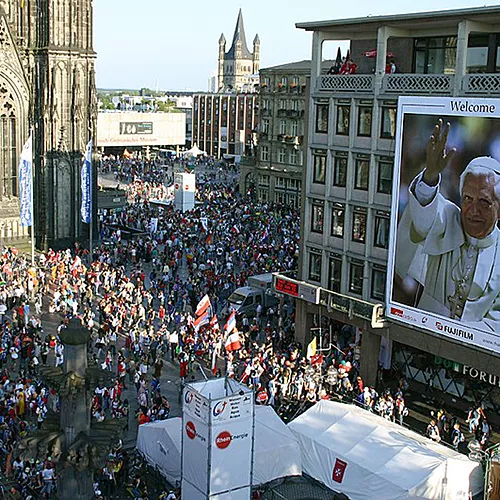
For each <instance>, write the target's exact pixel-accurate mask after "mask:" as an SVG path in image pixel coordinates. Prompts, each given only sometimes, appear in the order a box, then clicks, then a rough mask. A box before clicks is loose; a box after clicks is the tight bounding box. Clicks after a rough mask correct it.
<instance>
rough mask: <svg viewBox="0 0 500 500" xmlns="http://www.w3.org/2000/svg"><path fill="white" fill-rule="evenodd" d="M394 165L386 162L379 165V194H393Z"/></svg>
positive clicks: (380, 162)
mask: <svg viewBox="0 0 500 500" xmlns="http://www.w3.org/2000/svg"><path fill="white" fill-rule="evenodd" d="M393 168H394V166H393V164H392V163H389V162H385V161H379V163H378V180H377V192H379V193H384V194H391V192H392V172H393Z"/></svg>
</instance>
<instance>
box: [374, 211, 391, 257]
mask: <svg viewBox="0 0 500 500" xmlns="http://www.w3.org/2000/svg"><path fill="white" fill-rule="evenodd" d="M389 227H390V222H389V214H388V213H387V212H377V215H375V233H374V235H373V246H376V247H378V248H385V249H387V248H388V247H389Z"/></svg>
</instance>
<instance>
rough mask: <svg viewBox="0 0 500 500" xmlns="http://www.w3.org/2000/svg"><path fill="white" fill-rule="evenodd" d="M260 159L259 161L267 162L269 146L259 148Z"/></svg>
mask: <svg viewBox="0 0 500 500" xmlns="http://www.w3.org/2000/svg"><path fill="white" fill-rule="evenodd" d="M260 159H261V161H269V146H261V147H260Z"/></svg>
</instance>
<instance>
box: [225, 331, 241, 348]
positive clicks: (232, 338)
mask: <svg viewBox="0 0 500 500" xmlns="http://www.w3.org/2000/svg"><path fill="white" fill-rule="evenodd" d="M224 347H225V348H226V351H230V352H232V351H237V350H238V349H241V341H240V334H239V333H238V332H237V331H235V332H234V333H231V334H230V335H228V337H227V339H226V343H225V346H224Z"/></svg>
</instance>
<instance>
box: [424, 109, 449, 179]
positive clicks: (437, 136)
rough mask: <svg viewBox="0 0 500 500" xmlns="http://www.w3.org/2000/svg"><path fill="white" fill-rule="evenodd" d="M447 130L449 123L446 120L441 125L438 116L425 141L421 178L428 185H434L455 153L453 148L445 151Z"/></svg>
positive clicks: (441, 121)
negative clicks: (423, 165) (424, 161)
mask: <svg viewBox="0 0 500 500" xmlns="http://www.w3.org/2000/svg"><path fill="white" fill-rule="evenodd" d="M449 132H450V123H449V122H448V123H447V124H446V125H445V126H444V127H443V120H442V119H441V118H440V119H439V120H438V122H437V123H436V126H435V127H434V130H433V131H432V135H431V136H430V138H429V142H428V143H427V166H426V169H425V170H424V175H423V178H422V179H423V181H424V182H425V183H426V184H428V185H430V186H435V185H436V184H437V183H438V180H439V174H440V173H441V172H442V171H443V170H444V169H445V168H446V165H448V163H449V162H450V160H451V158H452V156H453V155H454V154H455V151H456V149H455V148H453V149H450V150H449V151H446V141H447V140H448V134H449Z"/></svg>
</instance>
